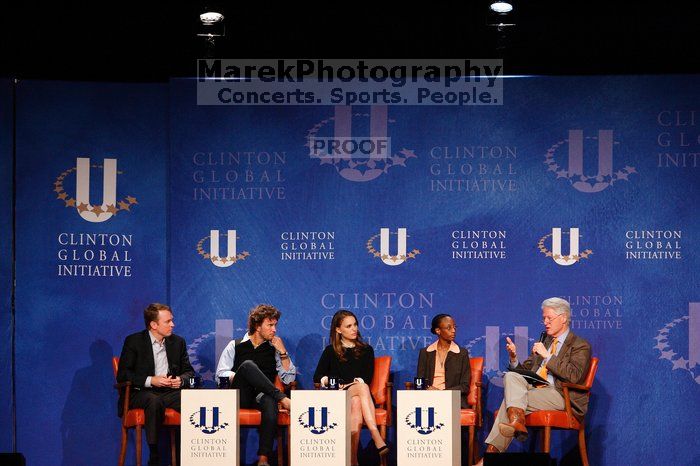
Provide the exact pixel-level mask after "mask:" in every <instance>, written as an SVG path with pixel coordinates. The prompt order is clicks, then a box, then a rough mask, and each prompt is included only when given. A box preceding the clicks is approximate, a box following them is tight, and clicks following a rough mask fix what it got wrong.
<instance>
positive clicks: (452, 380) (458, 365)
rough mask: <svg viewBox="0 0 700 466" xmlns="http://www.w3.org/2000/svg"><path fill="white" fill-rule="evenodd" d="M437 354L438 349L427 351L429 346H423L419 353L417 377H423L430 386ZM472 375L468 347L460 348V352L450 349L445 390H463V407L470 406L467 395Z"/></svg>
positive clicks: (446, 367) (446, 364)
mask: <svg viewBox="0 0 700 466" xmlns="http://www.w3.org/2000/svg"><path fill="white" fill-rule="evenodd" d="M458 348H459V347H458ZM436 356H437V351H427V348H422V349H421V350H420V353H418V370H417V371H416V375H417V377H423V378H424V379H425V382H426V384H427V385H428V386H430V385H432V383H433V375H435V358H436ZM471 375H472V373H471V366H470V364H469V352H468V351H467V349H466V348H459V353H453V352H452V351H448V352H447V357H446V358H445V390H459V391H460V392H462V396H461V399H462V408H468V407H469V405H468V404H467V396H468V395H469V384H470V383H471Z"/></svg>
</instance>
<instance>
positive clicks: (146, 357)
mask: <svg viewBox="0 0 700 466" xmlns="http://www.w3.org/2000/svg"><path fill="white" fill-rule="evenodd" d="M143 320H144V323H145V324H146V330H143V331H141V332H137V333H134V334H132V335H129V336H128V337H126V339H125V340H124V347H123V348H122V354H121V356H120V358H119V370H118V371H117V381H118V382H131V384H132V386H133V392H132V395H131V400H130V405H129V408H143V410H144V412H145V414H146V439H147V441H148V446H149V448H150V451H151V453H150V455H151V456H150V458H149V460H148V464H149V465H159V464H160V461H159V458H158V434H159V430H160V426H161V425H162V424H163V419H164V417H165V408H172V409H174V410H176V411H180V388H181V387H182V380H183V379H186V378H189V377H191V376H193V375H194V369H192V366H191V365H190V358H189V356H188V355H187V344H186V343H185V340H184V339H183V338H182V337H179V336H177V335H175V334H173V328H174V327H175V323H174V322H173V314H172V311H171V309H170V307H169V306H167V305H165V304H159V303H153V304H149V305H148V307H147V308H146V309H145V310H144V311H143ZM123 406H124V400H123V399H121V397H120V399H119V415H120V416H121V415H122V409H123Z"/></svg>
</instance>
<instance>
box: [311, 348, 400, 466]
mask: <svg viewBox="0 0 700 466" xmlns="http://www.w3.org/2000/svg"><path fill="white" fill-rule="evenodd" d="M390 373H391V356H377V357H375V358H374V375H373V376H372V383H370V384H369V391H370V393H371V394H372V397H373V398H374V411H375V419H376V422H377V427H378V428H379V435H381V436H382V439H383V440H384V441H385V442H386V428H387V427H391V391H392V388H393V387H394V384H393V383H392V382H391V381H390V380H389V378H390V377H389V376H390ZM314 387H315V388H316V389H319V388H320V384H318V383H315V384H314ZM387 456H388V455H384V456H382V457H381V464H382V466H386V464H387Z"/></svg>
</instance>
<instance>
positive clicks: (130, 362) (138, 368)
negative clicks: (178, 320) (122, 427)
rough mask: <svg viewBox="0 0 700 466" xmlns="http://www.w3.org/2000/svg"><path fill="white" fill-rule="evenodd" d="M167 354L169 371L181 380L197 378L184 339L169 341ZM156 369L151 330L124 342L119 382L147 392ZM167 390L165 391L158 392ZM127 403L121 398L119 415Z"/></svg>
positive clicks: (127, 338) (168, 338)
mask: <svg viewBox="0 0 700 466" xmlns="http://www.w3.org/2000/svg"><path fill="white" fill-rule="evenodd" d="M165 354H166V355H167V357H168V367H169V371H170V372H172V373H173V374H174V375H177V376H179V377H180V378H181V379H183V380H184V379H186V378H189V377H191V376H194V369H193V368H192V365H191V364H190V358H189V356H188V355H187V344H186V343H185V340H184V339H183V338H182V337H179V336H177V335H175V334H173V335H171V336H169V337H167V338H166V339H165ZM155 370H156V365H155V361H154V360H153V347H152V344H151V338H150V336H149V335H148V330H142V331H140V332H137V333H134V334H131V335H129V336H128V337H126V339H124V346H123V347H122V354H121V356H120V357H119V370H118V371H117V382H131V383H132V385H133V388H134V389H136V390H150V389H149V388H145V387H144V384H145V383H146V377H148V376H153V375H160V374H155ZM156 390H163V389H156ZM123 403H124V400H122V397H121V396H120V397H119V414H120V415H121V413H122V407H123Z"/></svg>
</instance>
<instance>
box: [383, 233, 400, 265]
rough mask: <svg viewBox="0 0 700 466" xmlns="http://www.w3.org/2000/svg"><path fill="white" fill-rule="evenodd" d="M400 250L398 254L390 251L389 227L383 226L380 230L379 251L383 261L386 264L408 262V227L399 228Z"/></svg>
mask: <svg viewBox="0 0 700 466" xmlns="http://www.w3.org/2000/svg"><path fill="white" fill-rule="evenodd" d="M397 232H398V251H397V252H396V256H392V255H391V254H390V253H389V229H388V228H382V229H381V231H380V243H379V252H380V253H381V257H382V262H384V263H385V264H386V265H401V264H403V263H404V262H406V229H405V228H399V229H398V231H397Z"/></svg>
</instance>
